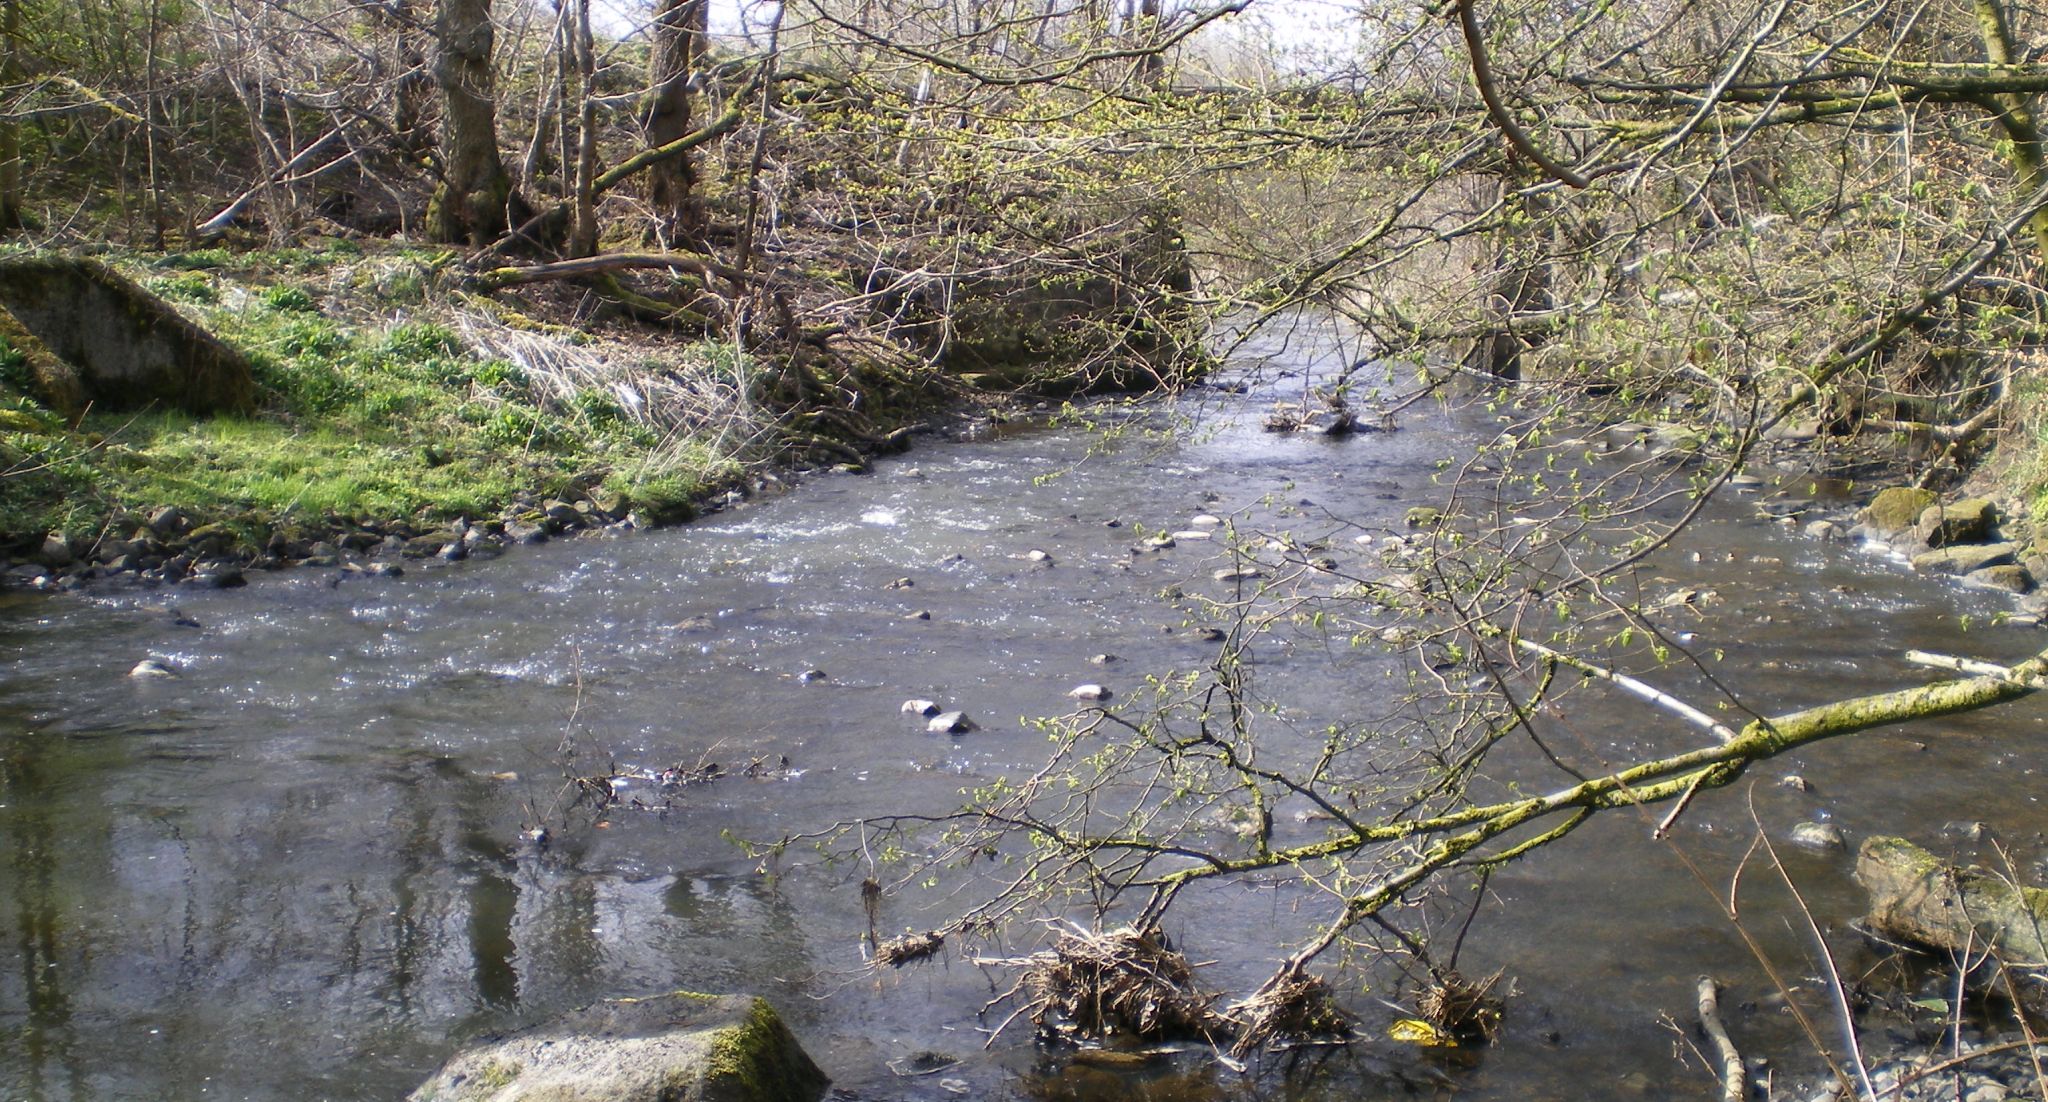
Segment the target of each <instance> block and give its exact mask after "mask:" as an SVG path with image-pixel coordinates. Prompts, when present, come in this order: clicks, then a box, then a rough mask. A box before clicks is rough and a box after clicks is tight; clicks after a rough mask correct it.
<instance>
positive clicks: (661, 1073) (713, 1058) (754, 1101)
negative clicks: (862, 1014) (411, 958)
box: [408, 991, 828, 1102]
mask: <svg viewBox="0 0 2048 1102" xmlns="http://www.w3.org/2000/svg"><path fill="white" fill-rule="evenodd" d="M827 1082H828V1080H827V1079H826V1078H825V1073H824V1072H823V1071H820V1070H819V1069H818V1065H817V1064H816V1063H814V1062H812V1060H811V1058H810V1056H809V1055H807V1054H806V1053H805V1052H804V1050H803V1049H802V1048H801V1047H800V1046H799V1045H798V1044H797V1041H796V1037H795V1036H794V1035H793V1034H791V1033H790V1031H789V1027H788V1026H786V1025H784V1024H783V1023H782V1019H781V1018H780V1017H778V1016H777V1015H776V1013H775V1009H774V1008H773V1007H771V1006H769V1005H768V1003H767V1002H766V1001H765V1000H762V999H756V998H749V997H746V996H743V995H698V994H692V993H690V992H683V991H679V992H676V993H674V994H670V995H656V996H653V997H651V998H644V999H608V1000H606V1001H604V1002H601V1003H596V1004H594V1005H591V1006H586V1007H584V1008H583V1009H581V1010H578V1011H575V1012H573V1013H571V1014H568V1015H566V1016H565V1017H563V1018H561V1019H559V1020H557V1021H553V1022H549V1023H547V1024H545V1025H540V1026H535V1027H534V1028H532V1029H526V1030H521V1031H519V1032H517V1033H512V1034H508V1035H505V1036H502V1037H497V1038H493V1039H489V1040H486V1041H484V1042H483V1043H480V1044H477V1045H474V1046H472V1047H470V1048H468V1049H466V1050H464V1051H463V1052H461V1053H459V1054H457V1055H456V1056H455V1057H454V1058H453V1059H451V1060H449V1061H448V1062H447V1063H446V1064H444V1065H442V1067H441V1070H440V1071H437V1072H435V1073H434V1075H433V1078H431V1079H428V1080H427V1081H426V1083H424V1084H422V1085H421V1086H420V1088H419V1089H418V1090H416V1091H413V1092H412V1094H411V1095H409V1096H408V1102H816V1100H817V1099H818V1098H819V1097H820V1096H821V1095H823V1094H824V1093H825V1085H826V1083H827Z"/></svg>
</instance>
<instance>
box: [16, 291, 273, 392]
mask: <svg viewBox="0 0 2048 1102" xmlns="http://www.w3.org/2000/svg"><path fill="white" fill-rule="evenodd" d="M0 340H5V341H6V343H7V344H8V345H9V346H10V347H11V348H13V349H14V351H15V352H16V353H18V354H20V355H22V356H23V357H24V358H25V359H26V361H27V366H28V376H29V382H30V383H31V385H32V386H33V387H34V388H35V390H36V391H37V394H36V397H37V398H39V399H41V400H42V401H43V402H44V403H45V404H47V405H49V406H50V407H51V408H52V409H55V410H57V411H58V412H60V413H63V414H65V415H67V416H69V415H73V414H76V413H78V412H79V411H81V410H83V409H84V408H85V407H86V406H87V405H88V404H90V405H92V406H93V407H94V408H97V409H144V408H147V407H150V406H164V407H169V408H172V409H181V410H184V411H186V412H188V413H193V414H198V415H201V416H204V415H208V414H214V413H239V412H246V411H247V410H248V409H249V408H250V407H251V406H252V405H253V404H254V402H255V396H256V384H255V378H254V375H253V373H252V372H251V370H250V366H249V361H248V359H247V358H245V357H244V356H243V355H242V354H241V353H240V352H237V351H235V349H233V348H232V347H230V346H229V345H228V344H227V343H226V342H224V341H222V340H221V339H220V338H218V337H216V336H214V335H213V334H211V333H208V332H207V331H206V330H204V329H201V328H200V327H198V326H197V325H194V324H192V322H190V321H188V320H186V319H185V317H184V316H183V315H181V314H179V313H178V312H177V311H176V310H175V309H172V307H171V305H170V304H169V303H167V302H165V301H163V300H162V299H160V298H158V297H156V296H155V295H152V294H150V293H149V292H148V291H145V290H143V289H142V288H141V287H139V286H137V285H136V284H135V283H134V282H133V281H131V280H128V279H125V278H123V277H122V276H120V275H119V274H117V273H115V272H114V271H113V270H112V269H110V268H108V267H106V266H105V265H103V264H96V263H94V262H92V261H90V260H77V259H72V258H68V257H54V256H28V257H16V258H12V259H7V260H0Z"/></svg>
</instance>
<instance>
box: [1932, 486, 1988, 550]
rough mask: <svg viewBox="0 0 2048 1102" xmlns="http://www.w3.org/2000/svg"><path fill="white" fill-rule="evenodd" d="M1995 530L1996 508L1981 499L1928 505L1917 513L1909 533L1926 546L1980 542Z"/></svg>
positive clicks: (1969, 498) (1947, 545) (1971, 498)
mask: <svg viewBox="0 0 2048 1102" xmlns="http://www.w3.org/2000/svg"><path fill="white" fill-rule="evenodd" d="M1997 527H1998V508H1997V506H1994V505H1992V504H1991V503H1990V502H1989V501H1986V500H1984V499H1983V498H1981V497H1968V498H1964V499H1963V500H1961V501H1951V502H1949V503H1948V504H1945V505H1943V504H1934V505H1929V506H1928V507H1927V508H1926V509H1924V510H1922V511H1921V513H1920V519H1919V521H1918V522H1917V523H1915V524H1914V526H1913V534H1914V535H1915V536H1916V537H1918V539H1919V541H1920V542H1921V543H1922V544H1924V545H1926V546H1928V547H1953V546H1954V545H1956V544H1959V543H1980V542H1982V541H1984V540H1987V539H1990V538H1991V533H1992V531H1993V530H1995V529H1996V528H1997Z"/></svg>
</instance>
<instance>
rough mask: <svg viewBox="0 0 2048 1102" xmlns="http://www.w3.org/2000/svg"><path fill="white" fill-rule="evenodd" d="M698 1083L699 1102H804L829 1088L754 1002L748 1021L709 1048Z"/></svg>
mask: <svg viewBox="0 0 2048 1102" xmlns="http://www.w3.org/2000/svg"><path fill="white" fill-rule="evenodd" d="M702 1081H703V1084H704V1090H703V1094H702V1096H701V1097H702V1099H703V1102H765V1100H767V1099H777V1100H788V1102H805V1100H808V1099H813V1098H816V1097H818V1095H820V1094H821V1093H823V1092H824V1089H825V1084H826V1082H827V1080H826V1078H825V1073H824V1072H822V1071H820V1070H818V1065H816V1064H814V1063H812V1062H811V1059H810V1057H808V1056H806V1055H804V1051H803V1049H802V1048H801V1047H799V1046H798V1045H797V1041H796V1037H795V1035H793V1034H791V1033H790V1031H789V1027H788V1026H786V1025H784V1024H782V1018H781V1017H780V1016H778V1015H777V1014H776V1013H775V1009H774V1008H773V1007H771V1006H769V1005H768V1003H767V1000H765V999H755V1000H754V1004H753V1006H752V1008H750V1009H749V1010H748V1011H747V1017H746V1020H745V1021H743V1022H741V1023H740V1024H739V1025H737V1026H734V1027H733V1028H731V1029H728V1030H725V1031H724V1032H722V1033H720V1034H719V1035H718V1038H717V1040H715V1041H713V1042H712V1045H711V1053H710V1055H709V1057H708V1058H707V1059H706V1061H705V1065H704V1075H703V1080H702Z"/></svg>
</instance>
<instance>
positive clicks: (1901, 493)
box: [1858, 486, 1938, 532]
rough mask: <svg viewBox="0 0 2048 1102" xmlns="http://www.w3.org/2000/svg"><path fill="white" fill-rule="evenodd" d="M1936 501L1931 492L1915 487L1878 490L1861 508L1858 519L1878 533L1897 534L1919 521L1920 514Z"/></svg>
mask: <svg viewBox="0 0 2048 1102" xmlns="http://www.w3.org/2000/svg"><path fill="white" fill-rule="evenodd" d="M1936 500H1938V499H1937V497H1936V495H1935V493H1934V491H1933V490H1923V489H1920V488H1918V487H1915V486H1893V487H1890V488H1889V489H1885V490H1880V491H1878V494H1877V496H1876V497H1874V498H1871V499H1870V504H1869V505H1866V506H1864V507H1863V511H1862V512H1861V513H1860V514H1858V518H1859V519H1861V520H1862V521H1863V523H1865V524H1867V525H1869V526H1871V527H1872V528H1875V529H1877V530H1878V531H1880V532H1899V531H1904V530H1905V529H1907V528H1911V527H1912V526H1913V523H1914V522H1915V521H1917V520H1919V519H1920V514H1921V512H1922V511H1924V510H1925V509H1926V508H1927V507H1928V506H1929V505H1932V504H1934V503H1935V501H1936Z"/></svg>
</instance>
